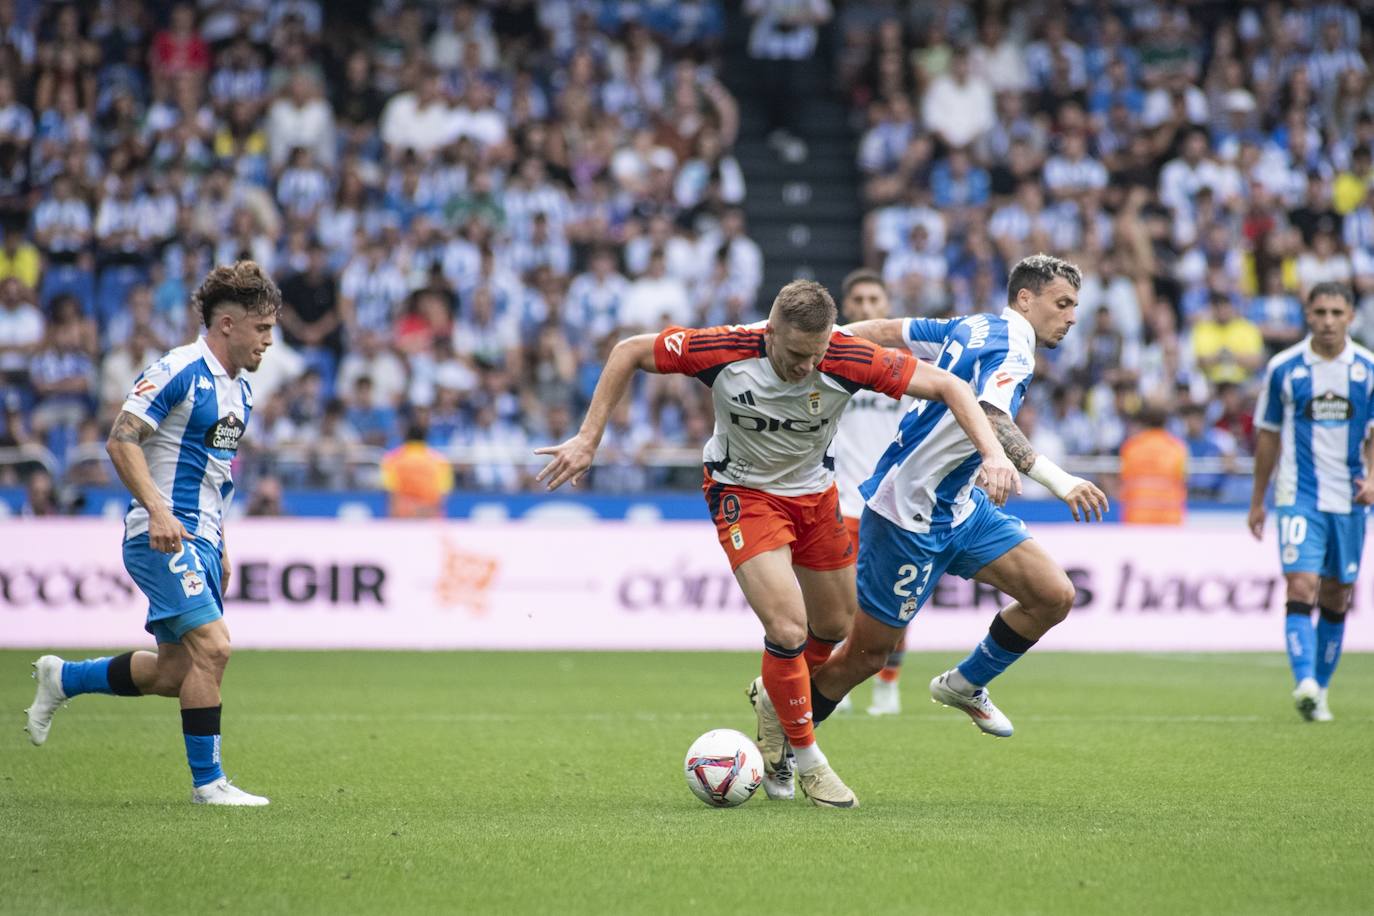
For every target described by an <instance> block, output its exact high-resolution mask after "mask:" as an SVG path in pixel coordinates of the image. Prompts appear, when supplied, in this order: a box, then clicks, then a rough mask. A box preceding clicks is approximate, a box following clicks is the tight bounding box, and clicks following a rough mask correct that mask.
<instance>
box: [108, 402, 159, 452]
mask: <svg viewBox="0 0 1374 916" xmlns="http://www.w3.org/2000/svg"><path fill="white" fill-rule="evenodd" d="M152 434H153V428H152V427H151V426H149V425H148V424H147V423H144V422H143V421H142V420H140V419H139V418H138V417H136V416H134V415H133V414H131V413H129V412H128V411H127V410H121V411H120V412H119V416H118V417H116V418H115V421H114V426H113V427H111V429H110V441H111V442H127V443H129V444H131V445H142V444H143V442H144V440H146V439H147V438H148V437H149V436H151V435H152Z"/></svg>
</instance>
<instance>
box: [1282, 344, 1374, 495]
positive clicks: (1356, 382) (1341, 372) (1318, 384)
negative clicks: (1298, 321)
mask: <svg viewBox="0 0 1374 916" xmlns="http://www.w3.org/2000/svg"><path fill="white" fill-rule="evenodd" d="M1255 425H1256V426H1258V427H1259V428H1260V429H1267V430H1272V431H1274V432H1277V433H1278V434H1279V442H1280V447H1279V473H1278V479H1277V481H1276V482H1275V484H1274V504H1275V505H1277V506H1298V507H1300V508H1302V509H1308V510H1315V511H1317V512H1338V513H1346V514H1348V513H1349V512H1350V511H1351V509H1352V508H1353V506H1352V503H1353V497H1354V495H1355V478H1357V477H1363V476H1364V474H1365V471H1364V460H1363V457H1362V456H1361V454H1360V446H1361V445H1362V444H1363V443H1364V440H1365V437H1366V436H1367V435H1369V432H1370V427H1371V426H1372V425H1374V353H1370V352H1369V351H1368V350H1366V349H1365V348H1364V347H1361V346H1360V345H1359V344H1356V343H1354V342H1351V341H1347V343H1346V345H1345V349H1344V350H1342V351H1341V353H1340V355H1339V356H1337V357H1336V358H1335V359H1322V358H1321V357H1320V356H1318V355H1317V354H1316V353H1314V352H1313V351H1312V338H1310V337H1308V338H1306V339H1304V340H1303V341H1301V342H1300V343H1296V344H1294V345H1293V346H1291V347H1289V348H1288V349H1287V350H1284V351H1282V352H1281V353H1279V354H1278V355H1276V356H1275V357H1274V358H1273V359H1271V360H1270V361H1269V368H1268V369H1267V370H1266V371H1265V377H1264V387H1263V388H1262V389H1261V390H1260V395H1259V401H1258V402H1257V403H1256V404H1255Z"/></svg>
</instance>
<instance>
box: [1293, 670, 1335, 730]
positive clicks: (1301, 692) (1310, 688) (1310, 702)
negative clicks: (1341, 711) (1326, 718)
mask: <svg viewBox="0 0 1374 916" xmlns="http://www.w3.org/2000/svg"><path fill="white" fill-rule="evenodd" d="M1321 694H1322V690H1321V688H1320V687H1318V686H1317V681H1316V680H1315V679H1314V678H1310V677H1305V678H1303V679H1302V680H1301V681H1299V682H1298V686H1297V687H1294V688H1293V705H1294V706H1296V707H1297V708H1298V715H1300V716H1302V717H1303V719H1305V720H1307V721H1308V722H1312V721H1314V720H1316V718H1317V701H1318V700H1319V699H1320V698H1321ZM1328 712H1329V710H1328Z"/></svg>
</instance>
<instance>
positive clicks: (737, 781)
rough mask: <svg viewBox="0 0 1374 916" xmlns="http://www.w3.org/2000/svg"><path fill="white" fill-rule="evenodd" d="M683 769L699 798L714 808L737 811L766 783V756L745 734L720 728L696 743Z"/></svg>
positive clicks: (689, 750) (690, 749) (688, 754)
mask: <svg viewBox="0 0 1374 916" xmlns="http://www.w3.org/2000/svg"><path fill="white" fill-rule="evenodd" d="M683 769H684V771H685V773H686V776H687V787H688V788H690V789H691V790H692V792H693V794H695V795H696V797H697V798H699V799H701V800H702V801H704V802H706V804H708V805H710V806H711V807H713V808H733V807H735V806H736V805H742V804H744V803H745V802H747V801H748V800H749V798H750V797H751V796H752V795H753V794H754V791H755V790H756V789H758V787H759V784H760V783H762V782H763V755H762V754H761V753H759V749H758V748H757V747H756V746H755V745H754V742H752V741H750V740H749V738H748V737H747V736H746V735H744V734H743V733H742V732H737V731H735V730H734V729H733V728H717V729H713V730H712V731H709V732H707V733H706V734H704V735H702V736H701V737H700V738H698V739H697V740H695V741H693V742H692V746H691V747H689V748H688V749H687V759H686V760H685V761H684V762H683Z"/></svg>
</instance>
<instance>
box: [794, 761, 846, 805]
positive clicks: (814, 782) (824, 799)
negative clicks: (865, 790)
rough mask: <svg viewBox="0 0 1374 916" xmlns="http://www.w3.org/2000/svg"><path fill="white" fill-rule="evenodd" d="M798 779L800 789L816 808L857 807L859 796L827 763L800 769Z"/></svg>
mask: <svg viewBox="0 0 1374 916" xmlns="http://www.w3.org/2000/svg"><path fill="white" fill-rule="evenodd" d="M800 781H801V787H802V791H803V792H805V793H806V797H807V798H809V799H811V804H813V805H815V806H816V807H818V808H857V807H859V797H858V796H857V795H855V794H854V791H853V790H852V789H850V788H849V786H847V785H845V784H844V783H843V782H842V781H841V780H840V777H838V776H836V775H835V771H834V770H832V769H831V768H830V764H828V763H822V764H820V765H819V766H814V767H812V768H811V769H809V770H802V771H801V773H800Z"/></svg>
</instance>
